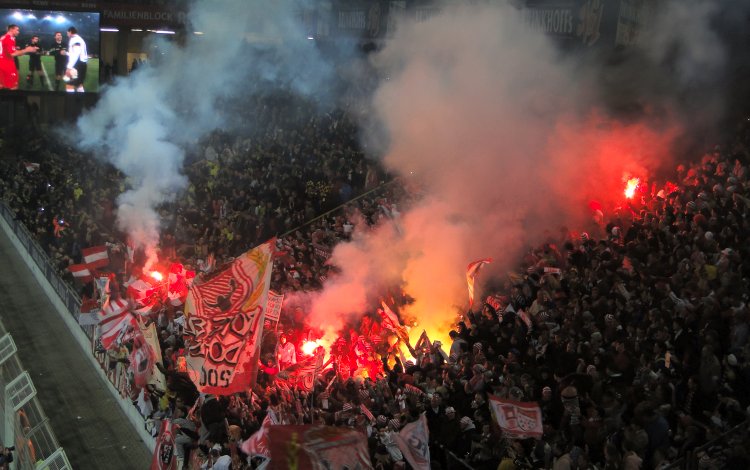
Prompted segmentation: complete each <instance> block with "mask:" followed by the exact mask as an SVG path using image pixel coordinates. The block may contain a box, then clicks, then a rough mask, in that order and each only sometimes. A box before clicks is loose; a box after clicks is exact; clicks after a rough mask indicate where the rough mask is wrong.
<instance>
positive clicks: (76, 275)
mask: <svg viewBox="0 0 750 470" xmlns="http://www.w3.org/2000/svg"><path fill="white" fill-rule="evenodd" d="M68 271H70V273H71V274H72V275H73V279H75V280H76V281H79V282H82V283H84V284H86V283H88V282H91V281H93V280H94V276H92V275H91V270H90V269H89V267H88V265H86V264H71V265H70V266H68Z"/></svg>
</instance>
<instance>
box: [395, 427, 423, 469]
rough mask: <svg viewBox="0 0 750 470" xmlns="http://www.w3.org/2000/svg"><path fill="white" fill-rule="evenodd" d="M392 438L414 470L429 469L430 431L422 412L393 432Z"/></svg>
mask: <svg viewBox="0 0 750 470" xmlns="http://www.w3.org/2000/svg"><path fill="white" fill-rule="evenodd" d="M393 440H394V441H396V444H397V445H398V448H399V449H400V450H401V453H403V454H404V457H405V458H406V461H407V462H409V465H411V466H412V467H413V468H414V469H415V470H430V445H429V444H430V431H429V429H427V418H426V417H425V414H424V413H422V414H421V415H420V416H419V419H418V420H416V421H414V422H413V423H409V424H407V425H406V426H404V429H402V430H401V432H399V433H398V434H394V435H393Z"/></svg>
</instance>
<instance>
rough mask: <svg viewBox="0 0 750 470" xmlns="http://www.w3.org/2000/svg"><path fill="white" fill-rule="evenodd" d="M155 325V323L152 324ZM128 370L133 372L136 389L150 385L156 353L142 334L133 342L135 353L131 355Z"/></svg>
mask: <svg viewBox="0 0 750 470" xmlns="http://www.w3.org/2000/svg"><path fill="white" fill-rule="evenodd" d="M152 325H153V323H152ZM129 360H130V364H129V365H128V368H129V369H130V370H131V371H132V372H133V383H134V385H135V388H136V389H142V388H145V387H146V385H148V384H149V381H150V379H151V376H152V375H153V371H154V365H155V364H156V352H155V351H154V350H153V349H152V348H151V345H150V344H148V343H147V342H146V339H145V338H144V337H143V335H142V334H136V335H135V338H134V340H133V351H132V352H131V353H130V358H129Z"/></svg>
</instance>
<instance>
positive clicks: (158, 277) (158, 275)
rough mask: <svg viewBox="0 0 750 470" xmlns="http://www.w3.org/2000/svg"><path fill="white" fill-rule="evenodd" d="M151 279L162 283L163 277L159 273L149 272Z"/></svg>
mask: <svg viewBox="0 0 750 470" xmlns="http://www.w3.org/2000/svg"><path fill="white" fill-rule="evenodd" d="M151 277H152V278H153V279H154V280H157V281H162V280H163V279H164V276H163V275H162V274H161V273H160V272H159V271H151Z"/></svg>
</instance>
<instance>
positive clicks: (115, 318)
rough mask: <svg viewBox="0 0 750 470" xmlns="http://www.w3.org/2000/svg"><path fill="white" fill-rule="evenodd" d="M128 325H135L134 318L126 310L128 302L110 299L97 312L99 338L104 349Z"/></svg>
mask: <svg viewBox="0 0 750 470" xmlns="http://www.w3.org/2000/svg"><path fill="white" fill-rule="evenodd" d="M129 326H132V327H135V326H137V324H136V322H135V318H134V317H133V315H131V314H130V312H129V311H128V302H127V301H126V300H124V299H115V300H112V301H110V302H109V303H108V304H107V305H105V306H104V308H103V309H102V310H101V311H100V312H99V329H100V338H99V339H100V340H101V342H102V346H103V347H104V349H110V348H111V347H112V346H113V345H114V344H115V342H116V341H117V339H118V338H119V337H120V334H121V333H122V332H123V331H124V330H125V329H126V328H127V327H129Z"/></svg>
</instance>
